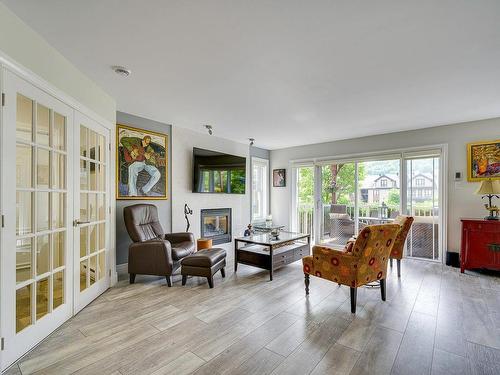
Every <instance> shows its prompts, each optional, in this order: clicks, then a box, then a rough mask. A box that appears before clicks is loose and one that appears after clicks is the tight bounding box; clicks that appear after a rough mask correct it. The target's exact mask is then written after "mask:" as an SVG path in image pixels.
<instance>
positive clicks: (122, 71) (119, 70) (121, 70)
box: [111, 65, 132, 77]
mask: <svg viewBox="0 0 500 375" xmlns="http://www.w3.org/2000/svg"><path fill="white" fill-rule="evenodd" d="M111 69H113V70H114V72H115V73H116V74H119V75H121V76H122V77H128V76H129V75H130V74H131V73H132V71H131V70H130V69H127V68H125V67H124V66H119V65H114V66H112V67H111Z"/></svg>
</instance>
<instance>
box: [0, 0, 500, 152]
mask: <svg viewBox="0 0 500 375" xmlns="http://www.w3.org/2000/svg"><path fill="white" fill-rule="evenodd" d="M4 3H6V5H7V6H8V7H9V8H10V9H11V10H12V11H13V12H15V13H16V14H17V15H18V16H19V17H20V18H22V19H23V20H24V21H25V22H26V23H27V24H28V25H30V26H31V27H32V28H33V29H34V30H36V31H37V32H39V33H40V34H41V35H42V36H44V37H45V38H46V39H47V40H48V42H49V43H50V44H52V45H53V46H54V47H55V48H56V49H58V50H59V51H60V52H61V53H62V54H63V55H65V56H66V57H67V58H68V59H69V60H70V61H71V62H73V63H74V64H75V65H76V66H77V67H78V68H80V69H81V70H82V71H83V72H84V73H86V74H87V75H88V76H90V77H91V78H92V79H93V80H94V81H96V82H97V83H98V84H99V85H100V86H101V87H103V88H104V89H105V90H106V91H107V92H109V93H110V94H111V95H113V96H114V97H115V98H116V100H117V103H118V110H120V111H124V112H128V113H132V114H136V115H139V116H144V117H148V118H151V119H155V120H158V121H162V122H166V123H171V124H173V125H176V126H181V127H186V128H191V129H195V130H198V131H203V130H204V129H203V124H211V125H213V127H214V133H215V134H216V135H218V136H221V137H225V138H229V139H233V140H237V141H241V142H246V139H247V138H249V137H253V138H256V146H260V147H265V148H270V149H276V148H282V147H288V146H293V145H300V144H308V143H316V142H324V141H329V140H335V139H345V138H353V137H359V136H364V135H371V134H380V133H387V132H393V131H399V130H406V129H417V128H422V127H429V126H434V125H443V124H448V123H454V122H462V121H469V120H476V119H483V118H490V117H497V116H500V1H499V0H489V1H488V0H435V1H428V0H418V1H417V0H414V1H403V0H393V1H388V0H377V1H354V0H352V1H347V0H345V1H333V0H324V1H318V0H315V1H304V0H273V1H264V0H260V1H251V0H244V1H243V0H226V1H222V0H199V1H188V0H175V1H174V0H169V1H161V0H146V1H139V0H136V1H134V0H106V1H104V0H85V1H81V0H59V1H58V0H44V1H40V0H4ZM111 65H124V66H126V67H128V68H130V69H131V70H132V75H131V76H130V77H129V78H127V79H123V78H120V77H119V76H117V75H116V74H114V73H113V72H112V71H111V69H110V66H111ZM471 131H473V130H471Z"/></svg>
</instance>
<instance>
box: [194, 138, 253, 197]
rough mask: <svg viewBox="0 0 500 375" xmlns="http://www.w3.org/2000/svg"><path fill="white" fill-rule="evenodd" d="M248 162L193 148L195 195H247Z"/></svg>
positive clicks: (239, 158)
mask: <svg viewBox="0 0 500 375" xmlns="http://www.w3.org/2000/svg"><path fill="white" fill-rule="evenodd" d="M246 162H247V159H246V158H244V157H241V156H235V155H228V154H223V153H221V152H216V151H210V150H203V149H201V148H196V147H194V148H193V193H225V194H245V186H246Z"/></svg>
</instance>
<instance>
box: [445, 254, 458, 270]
mask: <svg viewBox="0 0 500 375" xmlns="http://www.w3.org/2000/svg"><path fill="white" fill-rule="evenodd" d="M446 265H447V266H451V267H456V268H458V267H460V254H459V253H456V252H454V251H447V252H446Z"/></svg>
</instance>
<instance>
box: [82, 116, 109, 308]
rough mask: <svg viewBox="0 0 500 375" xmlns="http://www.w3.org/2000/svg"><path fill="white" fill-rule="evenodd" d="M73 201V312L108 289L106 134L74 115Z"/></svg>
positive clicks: (94, 123) (90, 121)
mask: <svg viewBox="0 0 500 375" xmlns="http://www.w3.org/2000/svg"><path fill="white" fill-rule="evenodd" d="M75 122H76V124H77V129H78V130H77V131H76V136H75V150H79V155H78V158H77V160H76V162H75V170H76V171H78V173H76V174H75V181H74V186H75V200H74V204H75V207H74V212H75V216H76V217H75V220H74V228H75V233H74V243H75V245H74V249H75V250H74V257H75V270H76V272H75V287H74V290H75V312H77V311H79V310H81V309H82V308H83V307H85V306H86V305H87V304H88V303H90V302H91V301H92V300H93V299H95V298H96V297H97V296H98V295H99V294H101V293H102V292H104V291H105V290H106V289H107V288H108V287H109V281H110V280H109V272H107V271H106V270H107V269H108V268H109V267H108V266H107V258H108V250H109V246H108V231H109V226H108V220H109V212H108V209H107V207H109V204H108V174H107V171H108V167H109V163H108V161H109V155H108V154H109V153H108V146H107V145H108V144H109V131H108V130H107V129H105V128H103V127H102V126H100V125H99V124H97V123H96V122H94V121H92V120H91V119H89V118H86V117H85V116H83V115H81V114H77V116H76V121H75Z"/></svg>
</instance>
